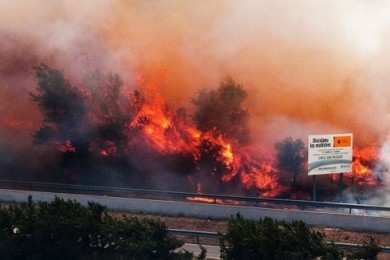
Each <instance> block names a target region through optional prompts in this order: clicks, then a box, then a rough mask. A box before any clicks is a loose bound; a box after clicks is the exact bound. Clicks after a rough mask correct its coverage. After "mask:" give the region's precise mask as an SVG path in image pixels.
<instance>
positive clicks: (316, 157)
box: [308, 133, 352, 175]
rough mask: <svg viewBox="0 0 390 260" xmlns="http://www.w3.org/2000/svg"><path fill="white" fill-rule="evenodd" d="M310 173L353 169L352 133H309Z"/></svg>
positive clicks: (339, 171)
mask: <svg viewBox="0 0 390 260" xmlns="http://www.w3.org/2000/svg"><path fill="white" fill-rule="evenodd" d="M308 145H309V149H308V150H309V157H308V159H309V160H308V168H309V175H320V174H331V173H344V172H351V171H352V134H350V133H348V134H330V135H309V142H308Z"/></svg>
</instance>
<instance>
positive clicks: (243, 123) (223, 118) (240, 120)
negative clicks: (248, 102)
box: [192, 77, 249, 143]
mask: <svg viewBox="0 0 390 260" xmlns="http://www.w3.org/2000/svg"><path fill="white" fill-rule="evenodd" d="M246 97H247V93H246V92H245V91H244V90H243V89H242V86H241V85H238V84H236V83H235V82H234V80H233V79H232V78H231V77H227V78H226V79H225V80H223V81H222V82H221V84H220V86H219V88H218V89H217V90H205V89H203V90H202V91H200V92H199V93H198V96H197V97H196V98H195V99H193V101H192V102H193V104H194V105H195V108H196V109H195V113H194V116H193V119H194V121H195V124H196V126H197V128H198V129H199V130H201V131H203V132H212V133H214V134H215V135H222V136H223V137H224V138H226V139H229V140H232V141H235V142H239V143H248V142H249V130H248V111H247V110H246V109H244V108H243V107H242V106H243V102H244V101H245V99H246Z"/></svg>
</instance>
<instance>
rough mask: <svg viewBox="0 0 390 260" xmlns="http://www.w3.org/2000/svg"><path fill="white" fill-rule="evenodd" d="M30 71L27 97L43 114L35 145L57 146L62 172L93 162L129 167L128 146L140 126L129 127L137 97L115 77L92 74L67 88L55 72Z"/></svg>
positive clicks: (44, 67) (139, 102) (137, 106)
mask: <svg viewBox="0 0 390 260" xmlns="http://www.w3.org/2000/svg"><path fill="white" fill-rule="evenodd" d="M34 69H35V72H36V78H37V81H38V85H37V88H36V92H34V93H31V97H32V100H33V101H34V102H36V103H37V104H38V106H39V108H40V110H41V111H42V114H43V123H42V127H41V128H40V129H39V130H38V131H36V132H35V134H34V135H33V138H34V143H36V144H55V145H57V146H58V148H59V152H60V153H61V155H62V162H61V163H62V165H63V166H66V167H68V166H72V167H73V166H76V167H77V168H80V169H82V170H83V167H84V166H87V164H88V161H90V160H94V159H96V158H98V159H102V158H110V160H114V159H116V161H115V162H118V161H117V159H121V158H122V159H121V160H122V161H125V165H126V166H128V163H129V160H128V158H127V157H128V156H129V146H128V142H129V140H130V139H131V138H132V137H133V136H134V135H135V132H136V130H137V128H138V127H141V126H142V124H141V123H140V122H138V123H135V124H134V125H133V127H132V126H130V124H129V122H131V121H132V120H133V119H134V117H135V115H136V114H137V113H138V111H139V109H140V108H141V107H142V103H143V99H142V97H141V95H140V94H139V92H137V91H127V89H125V88H124V87H123V83H122V81H121V80H120V78H119V76H117V75H112V74H109V75H107V76H105V75H103V74H101V73H100V72H95V73H93V74H91V75H89V76H88V77H87V78H86V80H85V82H86V83H85V84H84V85H81V86H72V85H71V84H70V82H69V81H68V80H66V79H65V77H64V75H63V74H62V72H60V71H59V70H56V69H52V68H50V67H49V66H47V65H45V64H41V65H40V66H37V67H35V68H34ZM100 161H101V160H100ZM94 162H96V160H95V161H94Z"/></svg>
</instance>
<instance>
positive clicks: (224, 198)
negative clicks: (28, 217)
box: [0, 180, 390, 215]
mask: <svg viewBox="0 0 390 260" xmlns="http://www.w3.org/2000/svg"><path fill="white" fill-rule="evenodd" d="M0 184H3V185H9V186H21V187H24V188H26V187H28V188H29V189H47V190H53V189H54V190H55V191H56V192H60V191H64V192H69V191H73V192H74V191H78V192H93V193H98V194H101V193H103V194H105V195H106V194H109V195H113V196H118V194H120V196H119V197H124V196H130V195H132V196H134V195H136V196H137V195H143V196H145V197H147V198H150V197H153V198H154V199H164V200H170V199H176V200H177V199H182V200H184V201H188V198H203V199H207V200H210V201H211V203H221V204H222V203H223V204H235V203H237V202H239V203H243V204H244V205H249V206H261V207H266V208H278V207H279V208H280V207H283V206H284V207H285V206H289V207H296V208H297V209H301V210H307V209H313V208H314V209H337V210H340V209H344V210H348V214H350V215H351V214H352V213H353V210H363V211H371V212H374V213H375V212H378V211H380V212H390V207H384V206H373V205H364V204H351V203H337V202H319V201H305V200H289V199H276V198H258V197H244V196H232V195H218V194H205V193H191V192H179V191H163V190H146V189H134V188H124V187H108V186H91V185H78V184H64V183H47V182H26V181H15V180H0ZM209 203H210V202H209ZM245 203H246V204H245Z"/></svg>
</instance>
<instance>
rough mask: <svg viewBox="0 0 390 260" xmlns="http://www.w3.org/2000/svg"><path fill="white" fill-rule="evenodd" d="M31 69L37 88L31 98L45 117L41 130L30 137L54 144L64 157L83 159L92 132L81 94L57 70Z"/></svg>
mask: <svg viewBox="0 0 390 260" xmlns="http://www.w3.org/2000/svg"><path fill="white" fill-rule="evenodd" d="M34 69H35V73H36V78H37V81H38V86H37V88H36V93H30V94H31V97H32V100H33V101H35V102H36V103H37V104H38V106H39V108H40V110H41V111H42V113H43V117H44V120H43V124H42V127H41V128H40V129H39V130H38V131H36V132H35V134H34V135H33V137H34V142H35V143H36V144H44V143H51V142H54V143H56V144H57V145H59V147H60V150H61V151H62V152H63V154H64V155H68V156H69V155H72V154H77V157H76V158H85V157H86V156H87V155H88V145H89V142H90V134H91V130H92V129H91V124H90V122H89V120H88V118H87V104H86V102H85V100H84V97H83V94H82V92H81V91H80V90H79V89H78V88H76V87H74V86H72V85H71V84H70V83H69V82H68V81H67V80H66V79H65V78H64V76H63V75H62V73H61V72H60V71H59V70H55V69H52V68H50V67H48V66H47V65H45V64H41V65H39V66H37V67H35V68H34ZM68 156H65V157H64V159H65V160H66V158H68Z"/></svg>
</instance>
